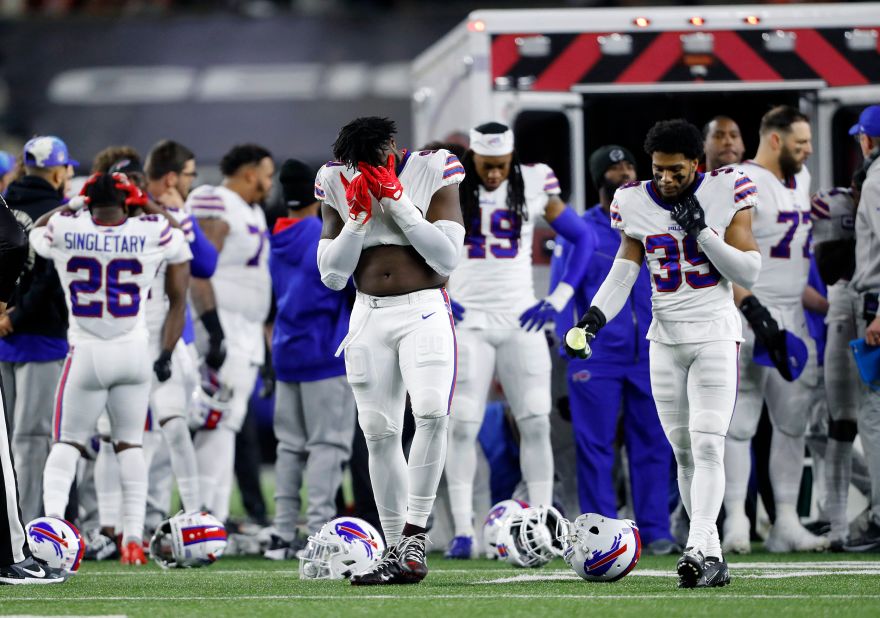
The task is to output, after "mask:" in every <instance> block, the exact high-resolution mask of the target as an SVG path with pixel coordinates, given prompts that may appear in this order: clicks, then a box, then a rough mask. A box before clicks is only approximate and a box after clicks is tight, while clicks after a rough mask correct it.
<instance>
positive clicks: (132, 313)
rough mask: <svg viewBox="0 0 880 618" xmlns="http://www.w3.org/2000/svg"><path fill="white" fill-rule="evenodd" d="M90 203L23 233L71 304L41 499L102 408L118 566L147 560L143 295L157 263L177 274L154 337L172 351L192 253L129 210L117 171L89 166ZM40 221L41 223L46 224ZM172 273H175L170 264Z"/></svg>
mask: <svg viewBox="0 0 880 618" xmlns="http://www.w3.org/2000/svg"><path fill="white" fill-rule="evenodd" d="M84 196H85V198H86V199H87V200H88V210H86V209H82V210H79V211H76V212H74V211H71V210H69V209H65V208H62V209H60V210H56V211H53V213H47V214H46V215H44V216H43V217H41V218H40V219H39V220H38V221H37V223H36V227H35V229H34V230H33V231H32V232H31V235H30V240H31V245H32V246H33V248H34V250H35V251H36V252H37V253H39V254H40V255H42V256H43V257H45V258H46V259H52V260H53V261H54V263H55V267H56V269H57V270H58V273H59V275H60V277H61V285H62V287H63V288H64V292H65V295H66V300H67V305H68V309H69V311H70V330H69V332H68V336H69V339H70V344H71V348H70V353H69V354H68V356H67V361H66V362H65V365H64V371H63V372H62V374H61V381H60V382H59V384H58V394H57V400H56V404H55V419H54V422H53V427H54V432H55V440H56V442H55V444H54V445H53V446H52V450H51V452H50V453H49V458H48V459H47V461H46V468H45V471H44V478H43V502H44V507H45V511H46V514H47V515H50V516H55V517H61V516H62V515H63V514H64V510H65V508H66V506H67V498H68V493H69V492H70V485H71V483H72V482H73V478H74V476H75V475H76V464H77V461H78V459H79V456H80V454H81V453H84V452H85V444H86V442H87V441H88V440H89V438H90V437H91V436H92V435H93V434H94V431H95V424H96V422H97V420H98V417H99V416H100V415H101V413H102V412H103V411H104V408H105V406H106V408H107V412H108V414H109V417H110V424H111V437H112V440H113V447H114V450H115V451H116V457H117V459H118V461H119V476H120V480H121V484H122V512H123V516H122V519H123V550H122V562H123V563H124V564H145V563H146V559H145V557H144V553H143V549H142V547H141V537H142V535H143V528H144V509H145V501H146V492H147V472H146V466H145V463H144V457H143V453H142V451H141V440H142V438H143V431H144V420H145V418H146V413H147V400H148V398H149V394H150V377H151V376H150V369H151V366H152V368H153V370H154V371H156V373H157V374H158V373H159V372H160V371H161V370H162V367H161V366H162V362H161V359H158V360H156V361H155V363H153V364H151V361H150V359H151V356H150V353H149V344H148V333H147V328H146V323H145V311H144V305H145V303H144V300H145V299H146V297H147V294H148V292H149V289H150V286H151V284H152V283H153V279H154V276H155V273H156V269H157V268H158V267H159V264H160V263H162V261H167V262H168V271H169V275H168V277H169V280H171V281H175V282H178V286H179V287H178V289H177V290H175V291H174V294H172V295H170V296H169V297H170V300H171V304H170V307H169V310H168V317H167V318H166V320H165V326H164V330H163V335H162V349H163V351H170V350H173V349H174V346H175V344H176V343H177V340H178V339H179V338H180V332H181V329H182V327H183V311H184V304H183V302H184V301H183V299H184V298H185V295H186V292H185V285H186V281H187V278H188V276H189V264H188V262H189V260H190V258H191V254H190V251H189V247H188V246H187V244H186V242H185V240H184V238H183V234H182V233H181V232H180V230H178V229H174V228H172V226H171V224H170V222H169V220H167V219H166V218H164V217H162V216H159V215H143V216H140V217H128V216H127V214H126V207H127V204H128V203H131V202H133V201H136V202H142V201H143V200H144V198H145V196H144V195H143V193H141V192H140V191H139V190H138V189H137V188H136V187H135V186H134V185H133V184H131V182H130V181H129V180H128V178H127V177H126V176H125V175H123V174H95V175H94V176H92V177H91V178H90V179H89V181H88V182H87V183H86V185H85V187H84ZM47 224H48V225H47ZM178 271H180V272H178Z"/></svg>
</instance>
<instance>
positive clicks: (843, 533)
mask: <svg viewBox="0 0 880 618" xmlns="http://www.w3.org/2000/svg"><path fill="white" fill-rule="evenodd" d="M852 450H853V443H852V442H849V441H842V440H835V439H834V438H828V448H827V450H826V451H825V487H826V489H827V493H826V496H827V498H826V501H825V512H826V513H827V514H828V519H829V521H830V522H831V538H832V539H833V540H844V539H846V538H847V537H848V536H849V518H848V517H847V515H846V505H847V500H848V498H849V484H850V479H851V478H852Z"/></svg>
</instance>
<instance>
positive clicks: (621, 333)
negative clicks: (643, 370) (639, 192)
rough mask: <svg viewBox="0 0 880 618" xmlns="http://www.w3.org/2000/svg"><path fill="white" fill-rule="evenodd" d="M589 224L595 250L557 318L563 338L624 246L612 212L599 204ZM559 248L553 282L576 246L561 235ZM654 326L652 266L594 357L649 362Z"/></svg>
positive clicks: (589, 213) (644, 269)
mask: <svg viewBox="0 0 880 618" xmlns="http://www.w3.org/2000/svg"><path fill="white" fill-rule="evenodd" d="M583 218H584V221H586V223H587V227H588V228H589V229H590V231H591V232H592V233H593V234H594V235H595V241H596V242H595V250H594V251H593V255H592V256H591V258H590V261H589V264H588V266H587V271H586V273H585V275H584V278H583V279H582V280H581V283H580V285H578V286H575V295H574V299H573V301H572V303H573V306H572V303H569V306H567V307H566V308H565V309H564V310H563V311H562V312H561V313H560V315H559V317H558V319H557V320H556V333H557V335H559V337H560V340H562V337H564V336H565V333H566V331H567V330H568V329H569V328H571V327H572V326H573V325H574V322H575V321H576V320H577V317H575V316H578V317H579V316H582V315H583V314H584V313H586V311H587V309H589V308H590V301H591V300H592V298H593V297H594V296H595V295H596V292H598V291H599V286H600V285H602V282H603V281H604V280H605V277H606V276H607V275H608V272H609V271H610V270H611V264H612V263H613V262H614V256H615V255H616V254H617V249H618V247H620V233H619V232H618V231H617V230H615V229H613V228H612V227H611V223H610V219H609V218H608V215H607V214H606V213H605V212H604V211H603V210H602V208H601V207H600V206H599V205H596V206H594V207H593V208H590V209H588V210H587V212H585V213H584V215H583ZM557 243H558V244H559V245H561V249H560V248H557V250H556V251H555V252H554V255H553V261H552V263H551V273H550V278H551V285H550V289H553V287H554V286H555V285H556V281H557V280H558V279H559V277H560V276H561V272H562V266H563V265H564V264H565V261H566V259H568V254H569V252H571V251H572V245H570V244H568V243H566V242H565V241H564V240H563V239H561V238H558V237H557ZM650 325H651V280H650V278H649V274H648V269H647V267H645V266H642V269H641V271H640V272H639V277H638V279H636V283H635V285H634V286H633V289H632V293H631V294H630V297H629V299H628V300H627V302H626V304H625V305H624V306H623V309H621V310H620V313H618V314H617V316H616V317H615V318H614V319H613V320H611V321H610V322H608V324H606V325H605V327H604V328H603V329H602V330H601V331H599V334H598V336H597V337H596V339H595V341H594V342H593V343H592V344H591V346H592V348H593V359H595V360H597V361H599V362H600V363H616V364H632V363H633V362H643V363H647V362H648V341H647V340H646V339H645V336H646V335H647V333H648V327H649V326H650Z"/></svg>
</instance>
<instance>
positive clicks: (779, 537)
mask: <svg viewBox="0 0 880 618" xmlns="http://www.w3.org/2000/svg"><path fill="white" fill-rule="evenodd" d="M828 546H829V541H828V538H827V537H824V536H816V535H815V534H813V533H812V532H810V531H809V530H807V529H806V528H804V527H803V526H802V525H801V522H799V521H797V520H790V519H787V520H785V521H780V520H779V519H777V520H776V523H775V524H774V525H773V527H771V528H770V534H768V535H767V540H766V541H765V542H764V547H766V548H767V551H769V552H771V553H774V554H784V553H788V552H793V551H825V550H826V549H828Z"/></svg>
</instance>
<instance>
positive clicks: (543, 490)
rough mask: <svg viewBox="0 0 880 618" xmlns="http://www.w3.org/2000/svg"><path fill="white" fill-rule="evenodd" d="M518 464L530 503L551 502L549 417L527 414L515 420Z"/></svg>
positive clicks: (550, 504) (533, 504) (551, 471)
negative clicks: (517, 435) (517, 440)
mask: <svg viewBox="0 0 880 618" xmlns="http://www.w3.org/2000/svg"><path fill="white" fill-rule="evenodd" d="M517 428H518V429H519V453H520V455H519V462H520V463H519V465H520V468H521V469H522V475H523V480H524V481H525V482H526V488H527V489H528V492H529V504H530V505H531V506H552V504H553V447H552V446H551V445H550V417H549V416H547V415H543V414H542V415H540V416H530V417H528V418H524V419H522V420H520V421H517Z"/></svg>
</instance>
